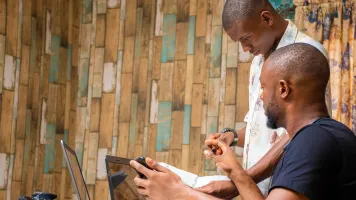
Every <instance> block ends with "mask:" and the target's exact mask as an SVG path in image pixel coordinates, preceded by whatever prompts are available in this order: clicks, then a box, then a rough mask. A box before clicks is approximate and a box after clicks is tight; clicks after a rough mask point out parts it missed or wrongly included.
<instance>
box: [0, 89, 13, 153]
mask: <svg viewBox="0 0 356 200" xmlns="http://www.w3.org/2000/svg"><path fill="white" fill-rule="evenodd" d="M13 104H14V92H11V91H6V90H4V91H3V93H2V105H1V108H2V109H1V122H0V130H1V131H0V143H1V144H2V145H0V152H2V153H10V142H11V141H10V140H11V132H12V118H13Z"/></svg>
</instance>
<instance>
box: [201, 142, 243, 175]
mask: <svg viewBox="0 0 356 200" xmlns="http://www.w3.org/2000/svg"><path fill="white" fill-rule="evenodd" d="M205 144H206V145H208V146H209V145H210V146H217V147H219V149H221V151H222V154H221V155H216V154H214V153H213V152H212V151H210V150H205V151H204V154H205V156H206V157H207V158H210V159H214V160H215V161H216V166H218V167H220V168H221V169H222V170H223V171H224V172H225V173H226V174H227V176H228V177H229V178H230V179H231V175H232V172H233V171H234V170H235V169H238V168H242V167H241V166H240V164H239V163H238V161H237V159H236V155H235V153H234V152H233V151H232V150H231V148H230V146H228V145H227V144H226V143H224V142H222V141H220V140H205Z"/></svg>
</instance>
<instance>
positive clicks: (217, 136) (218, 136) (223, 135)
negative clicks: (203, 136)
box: [208, 132, 234, 155]
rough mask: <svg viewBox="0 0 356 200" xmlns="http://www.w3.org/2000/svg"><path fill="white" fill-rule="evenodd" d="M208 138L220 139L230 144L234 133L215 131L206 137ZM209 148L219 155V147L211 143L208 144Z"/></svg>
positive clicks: (220, 152)
mask: <svg viewBox="0 0 356 200" xmlns="http://www.w3.org/2000/svg"><path fill="white" fill-rule="evenodd" d="M208 140H220V141H223V142H224V143H226V144H229V145H230V144H231V143H232V142H233V141H234V133H232V132H226V133H215V134H211V135H210V136H209V137H208ZM208 147H209V149H210V150H212V151H215V152H214V153H215V154H217V155H221V154H222V151H221V149H220V148H218V147H217V146H212V145H208Z"/></svg>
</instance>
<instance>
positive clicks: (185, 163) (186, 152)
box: [181, 144, 190, 171]
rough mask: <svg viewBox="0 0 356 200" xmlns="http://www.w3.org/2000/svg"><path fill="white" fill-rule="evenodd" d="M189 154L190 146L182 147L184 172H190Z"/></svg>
mask: <svg viewBox="0 0 356 200" xmlns="http://www.w3.org/2000/svg"><path fill="white" fill-rule="evenodd" d="M189 154H190V153H189V144H184V145H182V164H181V167H182V168H181V169H182V170H185V171H189Z"/></svg>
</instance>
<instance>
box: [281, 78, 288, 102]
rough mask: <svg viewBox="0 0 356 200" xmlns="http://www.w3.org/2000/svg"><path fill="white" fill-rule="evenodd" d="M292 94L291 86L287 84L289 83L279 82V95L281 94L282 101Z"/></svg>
mask: <svg viewBox="0 0 356 200" xmlns="http://www.w3.org/2000/svg"><path fill="white" fill-rule="evenodd" d="M290 92H291V88H290V86H289V84H288V83H287V81H285V80H280V81H279V93H280V97H281V98H282V99H286V98H287V97H288V96H289V95H290Z"/></svg>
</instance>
